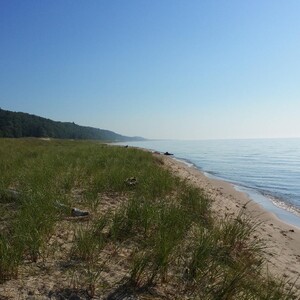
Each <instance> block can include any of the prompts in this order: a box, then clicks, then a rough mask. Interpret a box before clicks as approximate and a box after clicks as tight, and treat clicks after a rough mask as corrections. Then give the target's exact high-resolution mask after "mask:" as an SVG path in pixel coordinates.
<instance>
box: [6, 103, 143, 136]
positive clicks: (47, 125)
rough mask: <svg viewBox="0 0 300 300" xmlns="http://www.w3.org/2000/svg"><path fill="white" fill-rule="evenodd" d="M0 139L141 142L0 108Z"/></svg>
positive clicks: (101, 130) (98, 130) (115, 134)
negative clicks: (26, 138)
mask: <svg viewBox="0 0 300 300" xmlns="http://www.w3.org/2000/svg"><path fill="white" fill-rule="evenodd" d="M0 137H11V138H20V137H39V138H40V137H45V138H47V137H48V138H59V139H90V140H104V141H133V140H143V138H140V137H127V136H123V135H120V134H117V133H115V132H113V131H109V130H103V129H98V128H93V127H86V126H79V125H77V124H75V123H70V122H56V121H53V120H50V119H46V118H42V117H38V116H35V115H31V114H27V113H22V112H12V111H8V110H3V109H1V108H0Z"/></svg>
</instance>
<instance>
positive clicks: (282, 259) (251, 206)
mask: <svg viewBox="0 0 300 300" xmlns="http://www.w3.org/2000/svg"><path fill="white" fill-rule="evenodd" d="M155 155H158V154H155ZM159 156H160V157H162V156H161V155H159ZM163 161H164V164H165V165H166V167H167V168H168V169H170V170H171V171H172V172H173V173H174V174H175V175H177V176H179V177H181V178H182V179H186V180H187V181H188V182H189V183H191V184H193V185H195V186H197V187H199V188H201V189H203V190H204V192H205V193H206V194H207V195H208V196H209V197H210V198H211V199H213V203H212V209H213V211H214V214H215V215H216V216H218V217H224V216H232V217H235V216H237V215H238V214H239V213H240V212H241V210H243V212H244V213H245V214H246V215H247V216H249V217H250V218H251V219H253V220H254V221H255V222H256V223H258V224H259V225H258V227H257V229H256V231H257V235H256V237H257V238H261V239H263V240H264V241H265V242H266V250H265V255H266V259H267V261H268V266H267V268H268V270H269V271H270V272H271V273H272V274H274V275H278V276H281V275H283V277H284V278H286V280H289V281H290V282H291V283H294V282H295V281H296V280H297V278H298V280H297V282H296V284H295V288H296V289H298V290H299V289H300V279H299V278H300V229H299V228H297V227H295V226H292V225H289V224H286V223H284V222H282V221H281V220H279V219H278V218H277V217H276V216H275V215H274V214H273V213H270V212H268V211H266V210H265V209H263V208H262V207H261V206H260V205H259V204H257V203H255V202H254V201H253V200H251V199H250V198H249V197H248V195H247V194H245V193H243V192H239V191H237V190H236V189H235V188H234V186H233V185H232V184H230V183H228V182H225V181H221V180H216V179H212V178H208V177H207V176H205V175H204V174H203V173H202V172H201V171H199V170H198V169H196V168H194V167H190V166H188V165H186V164H184V163H183V162H180V161H178V160H175V159H173V158H171V157H169V156H163Z"/></svg>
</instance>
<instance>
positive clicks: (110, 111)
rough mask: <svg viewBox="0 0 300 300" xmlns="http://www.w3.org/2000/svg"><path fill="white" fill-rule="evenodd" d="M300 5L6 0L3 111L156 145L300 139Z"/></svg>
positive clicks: (0, 44)
mask: <svg viewBox="0 0 300 300" xmlns="http://www.w3.org/2000/svg"><path fill="white" fill-rule="evenodd" d="M299 16H300V1H298V0H290V1H278V0H265V1H261V0H259V1H258V0H253V1H249V0H246V1H238V0H236V1H234V0H226V1H225V0H220V1H216V0H209V1H208V0H207V1H200V0H199V1H194V0H191V1H186V0H180V1H179V0H163V1H162V0H160V1H158V0H153V1H146V0H135V1H134V0H128V1H122V0H118V1H115V0H102V1H100V0H99V1H94V0H90V1H83V0H77V1H71V0H68V1H67V0H62V1H58V0H53V1H37V0H36V1H33V0H27V1H21V0H19V1H15V0H1V1H0V38H1V39H0V107H1V108H2V109H7V110H12V111H22V112H26V113H30V114H35V115H39V116H42V117H46V118H50V119H53V120H56V121H65V122H75V123H76V124H79V125H83V126H92V127H97V128H102V129H108V130H112V131H115V132H117V133H120V134H123V135H128V136H142V137H145V138H151V139H186V140H192V139H236V138H279V137H281V138H288V137H300V17H299Z"/></svg>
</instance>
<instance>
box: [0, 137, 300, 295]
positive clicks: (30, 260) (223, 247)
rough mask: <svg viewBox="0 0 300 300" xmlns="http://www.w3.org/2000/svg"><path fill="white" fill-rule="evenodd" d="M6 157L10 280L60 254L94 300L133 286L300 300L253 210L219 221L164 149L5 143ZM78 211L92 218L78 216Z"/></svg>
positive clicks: (1, 236)
mask: <svg viewBox="0 0 300 300" xmlns="http://www.w3.org/2000/svg"><path fill="white" fill-rule="evenodd" d="M0 157H1V159H0V174H1V175H0V212H1V216H0V229H1V230H0V282H2V283H4V282H7V281H9V280H10V279H12V278H14V279H16V280H18V278H20V277H21V275H20V272H19V271H20V270H22V272H21V273H24V272H25V271H24V270H28V269H30V267H32V268H34V266H36V265H37V264H41V263H44V264H46V263H47V262H49V261H50V260H58V261H59V262H60V269H58V270H57V272H59V274H61V276H62V277H63V276H66V277H68V276H69V281H68V282H69V283H70V282H73V285H74V286H75V283H74V282H75V281H76V289H77V290H82V289H86V290H87V291H89V295H90V297H97V295H99V293H100V294H101V295H105V294H106V295H109V294H110V293H112V294H113V293H116V292H117V291H118V292H119V289H120V288H121V287H126V291H123V292H124V293H125V292H126V293H129V292H130V293H139V294H143V293H144V294H147V297H150V298H147V299H151V291H152V292H153V291H154V290H155V291H156V292H155V293H156V295H159V294H162V295H163V294H164V293H165V292H168V294H169V295H170V296H169V297H170V298H171V299H183V298H185V299H296V298H297V294H296V291H295V289H293V288H292V287H291V284H290V283H289V282H286V281H285V280H282V278H275V277H273V276H272V275H271V274H269V273H267V272H266V260H265V255H264V251H265V247H266V245H265V243H264V241H263V240H261V239H259V238H256V237H255V230H256V226H258V225H259V224H258V223H257V221H255V220H252V219H250V218H249V217H248V216H247V215H245V213H244V212H241V213H240V214H239V215H237V216H234V217H226V218H223V219H222V218H216V217H215V216H214V213H213V210H212V201H213V200H212V199H210V197H209V196H208V195H207V194H206V193H205V191H203V190H200V189H198V188H196V187H195V186H193V185H191V184H189V183H187V182H186V181H184V180H181V179H180V178H179V177H176V176H175V175H174V174H172V173H171V172H170V171H169V170H167V168H165V166H164V162H163V159H162V158H161V157H160V156H159V155H156V156H153V155H152V154H151V153H149V152H146V151H141V150H138V149H134V148H125V147H117V146H108V145H104V144H101V143H99V142H95V141H62V140H51V141H45V140H38V139H18V140H14V139H1V140H0ZM74 207H76V208H78V209H81V210H84V211H88V212H89V214H88V215H87V216H84V217H78V218H77V217H74V216H72V213H71V212H72V208H74ZM2 212H3V213H2ZM54 245H59V246H57V248H55V251H53V253H52V254H51V255H50V254H49V253H50V252H49V251H47V249H48V248H49V247H51V246H52V247H54ZM55 247H56V246H55ZM52 265H53V264H52ZM54 265H59V264H58V263H57V264H54ZM116 270H118V272H117V271H116ZM72 274H73V275H72ZM79 274H80V275H79ZM74 278H76V280H75V279H74ZM108 279H110V280H108ZM22 280H25V279H22ZM58 280H59V279H58ZM65 284H67V283H65ZM70 288H72V287H71V286H70ZM114 289H116V290H115V291H114ZM149 295H150V296H149ZM162 297H163V296H162Z"/></svg>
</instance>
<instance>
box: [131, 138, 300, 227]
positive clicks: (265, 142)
mask: <svg viewBox="0 0 300 300" xmlns="http://www.w3.org/2000/svg"><path fill="white" fill-rule="evenodd" d="M127 144H128V145H130V146H136V147H142V148H147V149H151V150H156V151H161V152H165V151H168V152H171V153H173V154H174V156H175V157H176V158H178V159H182V160H185V161H186V162H189V163H191V164H192V165H194V166H195V167H197V168H198V169H200V170H202V171H204V172H205V173H207V175H209V176H214V177H217V178H221V179H225V180H227V181H229V182H232V183H234V184H235V185H236V186H237V189H241V190H243V191H245V192H247V193H248V194H250V196H252V198H256V200H258V202H265V203H262V204H264V206H265V207H266V208H267V209H271V210H272V211H274V212H275V213H276V214H277V215H279V217H280V212H279V211H276V209H274V207H273V209H272V205H273V204H274V205H275V206H277V207H281V208H283V209H285V210H286V211H287V210H288V211H291V212H293V214H294V216H289V217H288V219H289V220H290V219H293V217H295V218H296V219H295V220H296V221H295V222H296V223H297V222H299V224H297V226H299V225H300V217H299V216H300V139H251V140H201V141H144V142H131V143H127ZM262 196H263V197H262ZM266 198H267V200H268V201H265V200H266ZM262 199H264V200H262ZM254 200H255V199H254ZM268 202H269V203H268ZM270 202H272V205H271V204H270ZM274 205H273V206H274ZM282 214H285V212H281V215H282ZM297 215H298V217H297ZM297 220H298V221H297ZM292 223H294V222H292Z"/></svg>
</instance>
